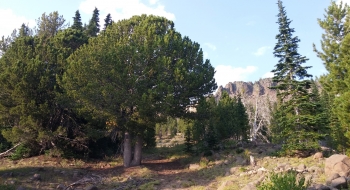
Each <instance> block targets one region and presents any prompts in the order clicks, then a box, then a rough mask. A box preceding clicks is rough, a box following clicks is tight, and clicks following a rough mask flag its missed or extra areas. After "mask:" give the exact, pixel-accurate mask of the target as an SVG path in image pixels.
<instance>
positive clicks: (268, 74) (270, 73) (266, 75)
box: [262, 72, 274, 78]
mask: <svg viewBox="0 0 350 190" xmlns="http://www.w3.org/2000/svg"><path fill="white" fill-rule="evenodd" d="M272 77H274V74H273V73H272V72H267V73H265V74H264V75H263V76H262V78H272Z"/></svg>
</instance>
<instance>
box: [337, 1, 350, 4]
mask: <svg viewBox="0 0 350 190" xmlns="http://www.w3.org/2000/svg"><path fill="white" fill-rule="evenodd" d="M341 1H343V4H345V3H346V4H348V5H350V0H337V1H336V3H337V4H338V5H339V4H340V2H341Z"/></svg>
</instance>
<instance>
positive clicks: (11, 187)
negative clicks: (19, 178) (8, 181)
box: [0, 184, 16, 190]
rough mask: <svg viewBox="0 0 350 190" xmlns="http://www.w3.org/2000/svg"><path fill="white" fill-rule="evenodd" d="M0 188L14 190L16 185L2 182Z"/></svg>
mask: <svg viewBox="0 0 350 190" xmlns="http://www.w3.org/2000/svg"><path fill="white" fill-rule="evenodd" d="M0 189H1V190H15V189H16V186H15V185H3V184H0Z"/></svg>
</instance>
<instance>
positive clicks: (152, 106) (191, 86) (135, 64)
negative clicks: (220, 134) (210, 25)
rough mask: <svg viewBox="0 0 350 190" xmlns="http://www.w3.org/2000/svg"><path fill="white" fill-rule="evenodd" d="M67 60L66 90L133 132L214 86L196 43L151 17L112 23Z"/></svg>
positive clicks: (211, 71)
mask: <svg viewBox="0 0 350 190" xmlns="http://www.w3.org/2000/svg"><path fill="white" fill-rule="evenodd" d="M68 62H69V67H68V69H67V72H66V74H65V75H64V86H65V88H66V89H67V91H68V93H69V94H70V95H71V96H72V97H74V98H75V99H76V100H77V101H79V102H80V103H82V104H83V105H85V106H87V107H90V108H92V109H94V110H98V113H100V114H106V115H109V116H110V117H111V119H112V120H113V121H115V122H116V125H117V126H118V127H119V128H120V129H121V130H124V131H127V132H134V135H135V136H140V135H141V134H142V132H143V130H144V129H145V127H147V126H149V125H151V126H152V127H154V124H152V123H154V122H156V121H159V120H160V119H164V118H166V116H167V115H172V116H183V115H185V114H186V110H187V109H188V107H189V106H192V105H194V104H195V103H196V101H198V100H199V99H201V98H202V97H203V95H206V94H209V93H211V92H213V91H214V90H215V89H216V83H215V80H214V78H213V77H214V73H215V72H214V68H213V67H212V66H211V64H210V61H209V60H203V52H202V50H201V49H200V46H199V44H198V43H195V42H192V41H191V40H190V39H189V38H188V37H182V36H181V34H180V33H178V32H176V31H175V29H174V23H173V22H172V21H169V20H167V19H165V18H162V17H157V16H146V15H142V16H134V17H132V18H131V19H128V20H122V21H119V22H117V23H115V24H113V25H112V26H111V27H108V28H107V29H106V31H105V32H103V33H101V34H100V35H98V36H97V37H96V38H93V39H90V41H89V44H88V45H86V46H84V47H82V48H80V49H79V50H77V51H76V52H75V53H74V54H73V55H72V56H71V57H70V58H69V59H68ZM125 161H126V160H124V162H125ZM126 165H128V164H126Z"/></svg>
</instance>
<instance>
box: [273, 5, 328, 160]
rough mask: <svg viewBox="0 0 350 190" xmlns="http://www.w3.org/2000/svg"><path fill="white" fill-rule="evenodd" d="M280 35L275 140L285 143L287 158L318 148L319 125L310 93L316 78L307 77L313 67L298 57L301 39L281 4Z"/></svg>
mask: <svg viewBox="0 0 350 190" xmlns="http://www.w3.org/2000/svg"><path fill="white" fill-rule="evenodd" d="M277 4H278V8H279V14H278V15H277V17H278V22H277V23H278V25H279V33H278V34H277V35H276V39H277V43H276V46H275V48H274V56H275V57H277V58H279V60H278V63H277V64H276V65H275V69H274V70H272V72H273V73H274V77H273V81H274V82H276V83H277V85H276V86H275V87H273V89H276V90H277V96H278V108H277V111H276V113H275V116H274V117H275V121H276V122H275V125H273V132H274V134H273V135H274V139H275V140H276V141H278V142H281V143H283V149H284V150H285V151H286V153H287V154H293V153H295V151H297V152H298V151H308V150H311V149H314V148H316V147H318V143H317V140H318V139H319V138H320V137H321V135H320V133H319V127H320V125H319V121H318V120H317V118H316V116H315V113H313V112H312V111H313V107H314V106H315V104H314V102H312V101H311V99H312V94H311V93H310V91H309V89H310V87H311V81H310V80H306V79H305V78H310V77H312V75H310V74H308V73H307V69H308V68H310V67H309V66H303V64H304V63H305V62H306V61H307V60H308V59H307V58H306V57H305V56H302V55H300V54H299V53H298V43H299V42H300V40H299V38H298V37H294V36H293V33H294V32H295V31H294V29H293V28H291V27H290V23H291V21H290V20H289V18H288V17H287V13H286V11H285V8H284V7H283V4H282V1H281V0H278V3H277Z"/></svg>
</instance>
